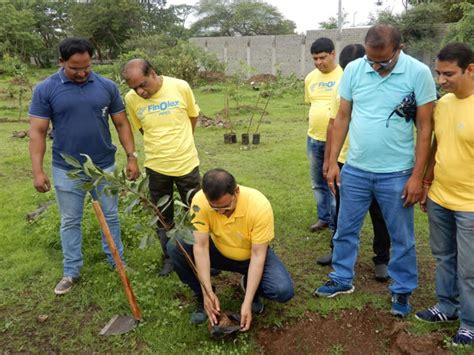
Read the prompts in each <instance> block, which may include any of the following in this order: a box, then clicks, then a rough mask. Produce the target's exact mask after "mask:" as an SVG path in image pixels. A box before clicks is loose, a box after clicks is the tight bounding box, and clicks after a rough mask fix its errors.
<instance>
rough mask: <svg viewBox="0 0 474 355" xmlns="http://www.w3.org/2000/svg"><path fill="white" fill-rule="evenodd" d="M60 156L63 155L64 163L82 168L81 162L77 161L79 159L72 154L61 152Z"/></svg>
mask: <svg viewBox="0 0 474 355" xmlns="http://www.w3.org/2000/svg"><path fill="white" fill-rule="evenodd" d="M61 156H62V157H63V159H64V161H65V162H66V163H68V164H69V165H71V166H73V167H75V168H78V169H82V165H81V163H79V160H77V159H76V158H74V157H73V156H71V155H69V154H63V153H61ZM81 171H82V170H81Z"/></svg>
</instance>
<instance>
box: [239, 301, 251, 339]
mask: <svg viewBox="0 0 474 355" xmlns="http://www.w3.org/2000/svg"><path fill="white" fill-rule="evenodd" d="M251 324H252V303H250V304H248V303H246V302H244V303H242V306H241V307H240V331H241V332H246V331H247V330H249V329H250V325H251Z"/></svg>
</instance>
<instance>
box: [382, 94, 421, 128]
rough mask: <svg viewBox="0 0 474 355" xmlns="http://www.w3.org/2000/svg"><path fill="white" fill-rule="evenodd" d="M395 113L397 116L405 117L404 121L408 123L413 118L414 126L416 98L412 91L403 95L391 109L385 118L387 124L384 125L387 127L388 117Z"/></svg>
mask: <svg viewBox="0 0 474 355" xmlns="http://www.w3.org/2000/svg"><path fill="white" fill-rule="evenodd" d="M394 113H396V114H397V116H400V117H403V118H405V121H406V122H407V123H408V122H410V120H413V123H414V124H415V126H416V99H415V93H414V92H412V93H410V94H408V95H407V96H405V97H404V98H403V100H402V102H400V103H399V104H398V105H397V106H395V108H394V109H393V111H392V113H391V114H390V116H388V118H387V124H386V127H388V124H389V121H390V118H391V117H392V116H393V114H394Z"/></svg>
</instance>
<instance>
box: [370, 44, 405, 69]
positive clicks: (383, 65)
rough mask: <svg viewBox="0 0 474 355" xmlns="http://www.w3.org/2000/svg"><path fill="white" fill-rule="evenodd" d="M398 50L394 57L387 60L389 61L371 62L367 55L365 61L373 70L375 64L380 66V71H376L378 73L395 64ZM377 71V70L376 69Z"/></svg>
mask: <svg viewBox="0 0 474 355" xmlns="http://www.w3.org/2000/svg"><path fill="white" fill-rule="evenodd" d="M397 50H398V49H395V50H394V51H393V54H392V56H391V57H390V58H389V59H387V60H380V61H377V60H371V59H369V58H367V55H364V60H365V61H366V62H367V63H368V64H369V65H370V66H371V67H372V68H373V67H374V65H375V64H378V65H379V66H380V68H379V69H376V70H377V71H380V70H383V69H385V68H387V67H388V66H389V65H390V64H392V62H393V59H394V58H395V54H397ZM374 69H375V68H374Z"/></svg>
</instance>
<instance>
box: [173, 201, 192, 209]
mask: <svg viewBox="0 0 474 355" xmlns="http://www.w3.org/2000/svg"><path fill="white" fill-rule="evenodd" d="M174 203H175V204H176V205H178V206H181V207H183V208H186V209H187V208H189V206H188V205H187V204H185V203H183V202H182V201H180V200H175V201H174Z"/></svg>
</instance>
